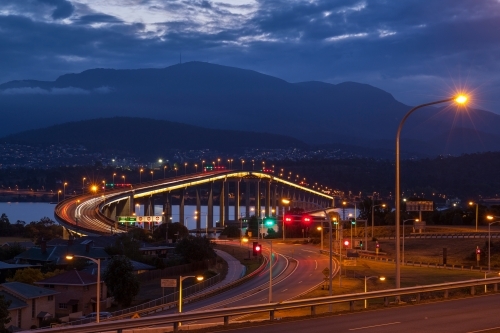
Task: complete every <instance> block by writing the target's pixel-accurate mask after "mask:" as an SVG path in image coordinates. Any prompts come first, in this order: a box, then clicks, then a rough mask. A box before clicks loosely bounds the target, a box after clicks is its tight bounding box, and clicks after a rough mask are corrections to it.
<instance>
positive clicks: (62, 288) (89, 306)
mask: <svg viewBox="0 0 500 333" xmlns="http://www.w3.org/2000/svg"><path fill="white" fill-rule="evenodd" d="M94 273H95V274H91V273H89V272H86V271H77V270H71V271H67V272H64V273H62V274H58V275H56V276H53V277H50V278H47V279H44V280H41V281H38V282H35V284H36V285H38V286H40V287H44V288H47V289H50V290H53V291H55V292H57V294H56V297H55V304H56V305H55V306H56V308H55V314H56V316H57V317H58V318H59V317H65V316H71V314H75V313H80V314H79V316H82V315H87V314H89V313H91V312H95V311H96V305H97V303H96V296H97V295H96V294H97V272H94ZM106 295H107V287H106V284H105V283H104V282H103V281H101V290H100V296H99V299H100V309H101V310H103V309H106V308H108V307H109V306H108V304H110V301H109V300H107V298H106Z"/></svg>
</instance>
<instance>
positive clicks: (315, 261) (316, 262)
mask: <svg viewBox="0 0 500 333" xmlns="http://www.w3.org/2000/svg"><path fill="white" fill-rule="evenodd" d="M314 263H315V264H316V267H314V269H318V261H317V260H314Z"/></svg>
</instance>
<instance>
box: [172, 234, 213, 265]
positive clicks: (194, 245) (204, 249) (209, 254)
mask: <svg viewBox="0 0 500 333" xmlns="http://www.w3.org/2000/svg"><path fill="white" fill-rule="evenodd" d="M175 251H176V252H177V253H179V254H180V255H181V256H182V257H183V258H184V259H186V260H187V261H190V262H193V261H202V260H206V259H212V258H215V257H216V256H217V255H216V254H215V251H214V249H213V244H212V242H210V240H209V239H208V238H206V237H192V236H191V237H187V238H183V239H182V240H180V241H178V242H177V246H176V247H175Z"/></svg>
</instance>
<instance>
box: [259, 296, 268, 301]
mask: <svg viewBox="0 0 500 333" xmlns="http://www.w3.org/2000/svg"><path fill="white" fill-rule="evenodd" d="M266 299H267V297H266V298H263V299H259V302H262V301H265V300H266Z"/></svg>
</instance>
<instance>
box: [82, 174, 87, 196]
mask: <svg viewBox="0 0 500 333" xmlns="http://www.w3.org/2000/svg"><path fill="white" fill-rule="evenodd" d="M85 179H87V178H85V177H83V179H82V194H83V193H85Z"/></svg>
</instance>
